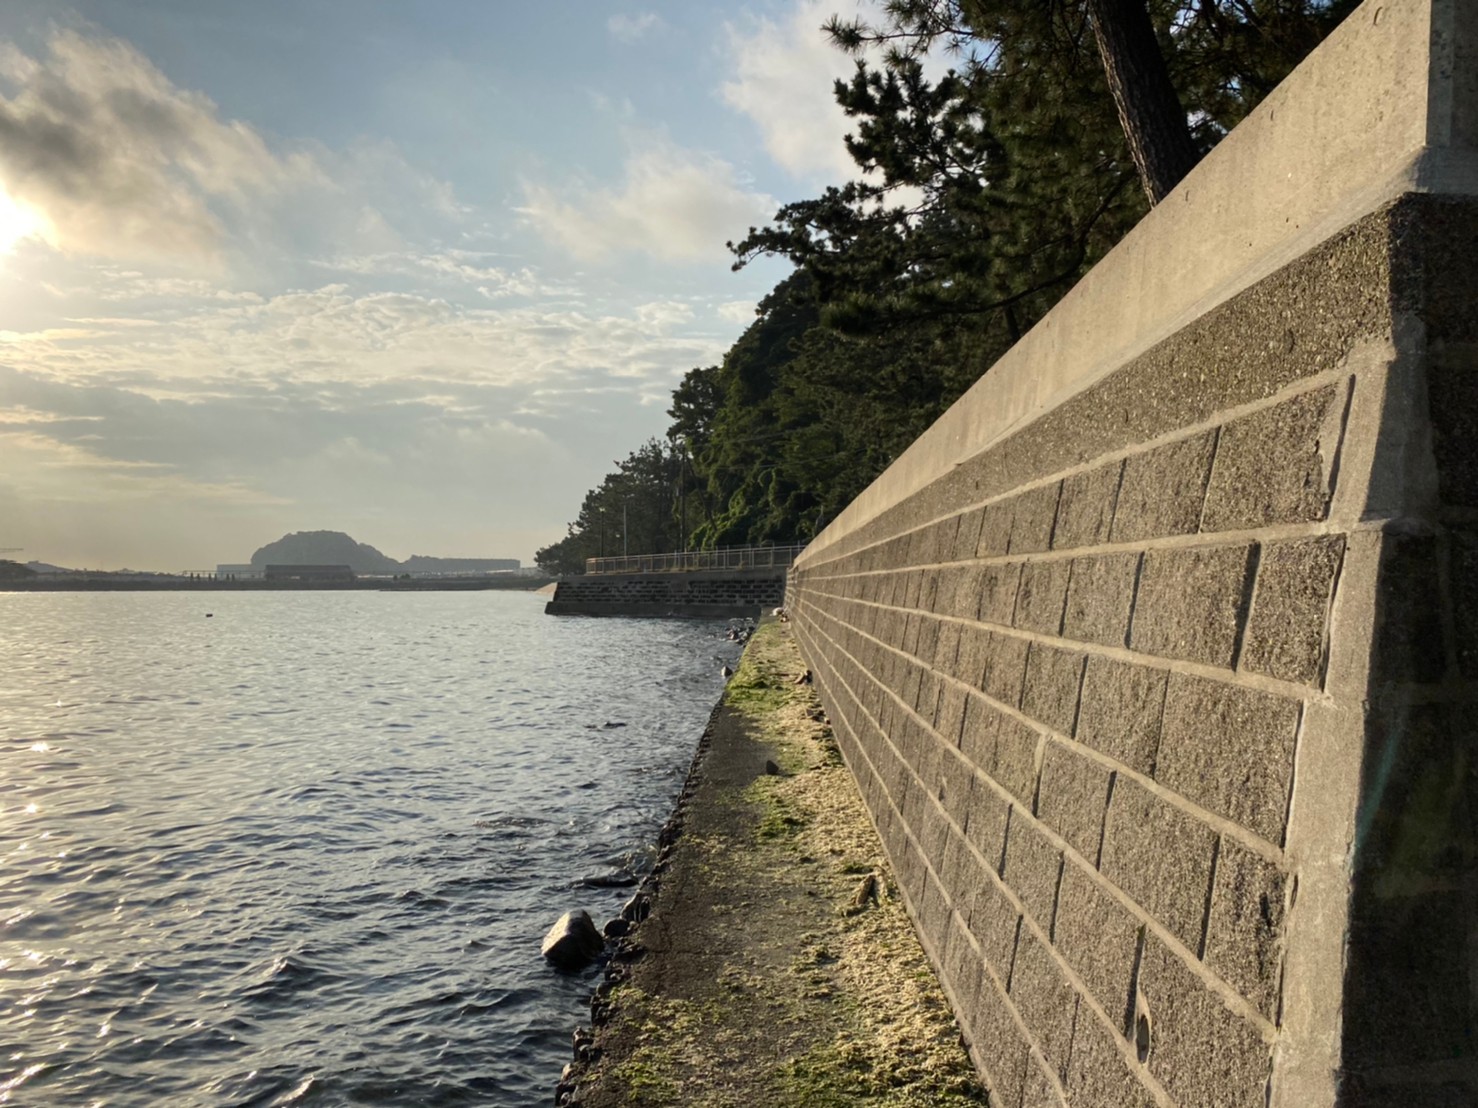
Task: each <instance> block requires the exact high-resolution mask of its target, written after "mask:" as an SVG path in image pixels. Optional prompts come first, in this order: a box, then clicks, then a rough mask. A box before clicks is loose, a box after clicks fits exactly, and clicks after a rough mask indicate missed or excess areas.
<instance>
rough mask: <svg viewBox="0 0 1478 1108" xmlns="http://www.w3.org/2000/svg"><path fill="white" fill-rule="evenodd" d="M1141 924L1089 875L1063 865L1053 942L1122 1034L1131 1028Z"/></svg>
mask: <svg viewBox="0 0 1478 1108" xmlns="http://www.w3.org/2000/svg"><path fill="white" fill-rule="evenodd" d="M1143 926H1144V925H1143V924H1141V923H1140V921H1139V920H1138V919H1136V918H1135V917H1134V915H1133V914H1132V913H1130V912H1129V910H1128V909H1126V908H1125V907H1124V906H1123V905H1122V904H1120V903H1119V902H1118V901H1117V900H1115V899H1114V898H1113V897H1112V896H1110V895H1109V894H1108V893H1107V892H1105V891H1104V890H1103V889H1102V888H1101V887H1100V886H1099V884H1098V882H1096V881H1095V880H1094V879H1093V878H1092V877H1091V876H1089V875H1088V874H1087V873H1084V872H1083V871H1082V870H1081V869H1079V868H1078V867H1077V866H1076V865H1073V864H1072V863H1071V862H1068V863H1065V864H1064V866H1063V869H1062V890H1061V892H1059V893H1058V903H1057V924H1056V926H1055V927H1054V929H1053V932H1052V943H1053V945H1054V946H1055V947H1056V948H1057V952H1058V953H1059V954H1061V955H1062V958H1063V960H1064V961H1065V962H1067V964H1068V965H1069V966H1071V967H1072V969H1073V972H1074V973H1076V974H1077V975H1078V976H1079V977H1080V978H1082V980H1083V984H1085V985H1086V986H1087V987H1088V991H1089V993H1090V994H1092V996H1093V999H1095V1000H1096V1001H1098V1003H1099V1005H1100V1006H1101V1007H1102V1008H1103V1010H1104V1011H1105V1012H1107V1013H1108V1014H1109V1016H1110V1017H1111V1018H1113V1019H1115V1020H1117V1021H1118V1023H1119V1028H1120V1030H1121V1031H1122V1030H1123V1029H1125V1028H1127V1027H1128V1026H1129V1013H1130V1008H1131V1006H1132V1004H1133V999H1134V998H1133V989H1134V958H1135V954H1136V952H1137V951H1138V948H1139V933H1140V930H1141V929H1142V928H1143Z"/></svg>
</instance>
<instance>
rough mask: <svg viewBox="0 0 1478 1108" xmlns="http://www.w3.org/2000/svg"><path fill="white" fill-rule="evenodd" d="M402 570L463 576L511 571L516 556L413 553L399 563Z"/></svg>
mask: <svg viewBox="0 0 1478 1108" xmlns="http://www.w3.org/2000/svg"><path fill="white" fill-rule="evenodd" d="M400 567H401V569H402V571H404V572H406V573H409V574H410V575H411V576H413V577H452V576H456V577H463V576H471V575H479V574H487V573H513V572H515V571H516V570H517V569H518V568H519V566H518V559H517V558H428V557H427V556H426V555H424V554H413V555H411V557H409V558H407V559H406V560H405V561H403V562H401V563H400Z"/></svg>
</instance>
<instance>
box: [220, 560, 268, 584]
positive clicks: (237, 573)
mask: <svg viewBox="0 0 1478 1108" xmlns="http://www.w3.org/2000/svg"><path fill="white" fill-rule="evenodd" d="M266 572H267V570H266V567H265V566H254V565H252V564H251V563H250V562H246V563H243V564H238V565H229V564H225V563H223V564H221V565H218V566H216V576H217V577H220V578H222V579H230V578H233V577H234V578H235V579H236V580H238V581H256V580H260V579H261V578H262V577H263V576H265V575H266Z"/></svg>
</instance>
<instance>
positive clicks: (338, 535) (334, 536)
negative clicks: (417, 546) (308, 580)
mask: <svg viewBox="0 0 1478 1108" xmlns="http://www.w3.org/2000/svg"><path fill="white" fill-rule="evenodd" d="M251 564H252V565H254V566H269V565H271V566H348V567H349V568H350V569H352V570H354V572H355V573H396V572H398V571H399V570H400V563H399V562H397V561H396V560H395V559H394V558H387V557H386V556H385V555H384V554H381V553H380V552H379V551H378V550H376V549H375V548H374V547H373V546H370V545H369V544H368V543H363V542H355V541H354V540H353V539H351V538H350V537H349V536H348V535H346V534H344V532H342V531H294V532H293V533H292V534H290V535H283V536H282V538H280V539H278V540H277V541H276V542H269V543H268V544H267V545H266V546H264V547H262V548H261V549H260V550H258V551H257V552H256V553H255V554H253V555H252V556H251Z"/></svg>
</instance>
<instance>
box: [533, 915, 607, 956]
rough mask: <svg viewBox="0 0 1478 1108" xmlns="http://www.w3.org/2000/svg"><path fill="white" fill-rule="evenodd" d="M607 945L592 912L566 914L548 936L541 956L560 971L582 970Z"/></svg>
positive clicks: (540, 951) (542, 947) (540, 950)
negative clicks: (591, 914)
mask: <svg viewBox="0 0 1478 1108" xmlns="http://www.w3.org/2000/svg"><path fill="white" fill-rule="evenodd" d="M605 946H606V940H605V939H604V938H603V937H602V936H601V933H600V931H599V930H598V929H597V928H596V926H595V921H594V920H593V919H591V918H590V913H589V912H584V911H579V912H566V913H565V914H564V915H562V916H560V917H559V919H558V920H557V921H556V922H555V924H554V926H553V927H551V928H550V929H549V933H548V934H546V935H545V936H544V942H543V943H542V944H541V945H540V947H539V953H541V954H543V955H544V957H545V958H547V959H549V961H550V962H552V963H553V964H554V965H556V966H558V967H559V968H560V969H579V968H580V967H581V966H583V965H586V964H588V963H590V962H592V961H594V960H595V958H596V957H597V956H599V954H600V952H601V951H602V950H604V949H605Z"/></svg>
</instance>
